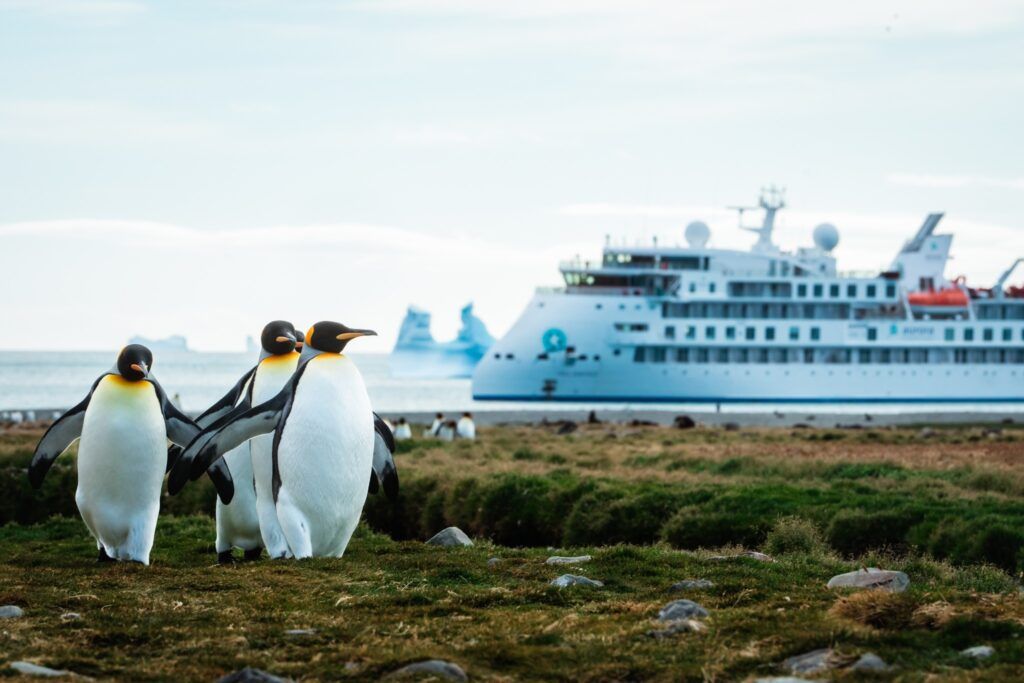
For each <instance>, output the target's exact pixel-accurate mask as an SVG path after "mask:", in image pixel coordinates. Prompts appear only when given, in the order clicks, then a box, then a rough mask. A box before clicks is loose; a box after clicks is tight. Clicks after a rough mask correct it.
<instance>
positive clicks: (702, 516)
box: [0, 425, 1024, 681]
mask: <svg viewBox="0 0 1024 683" xmlns="http://www.w3.org/2000/svg"><path fill="white" fill-rule="evenodd" d="M556 431H557V428H556V427H554V426H552V427H549V428H541V427H502V428H492V429H485V430H482V433H481V438H480V439H479V440H478V441H477V442H476V443H466V442H463V443H459V442H456V443H451V444H441V443H437V442H433V441H416V442H412V443H409V444H403V445H402V448H401V452H400V454H399V455H398V461H399V467H400V471H401V475H402V485H403V494H402V497H401V499H400V500H399V501H398V503H397V504H391V503H387V502H386V501H384V500H383V499H374V500H373V501H371V503H370V505H369V506H368V511H367V518H368V524H367V525H364V526H363V527H361V529H360V531H359V532H358V534H357V537H356V538H355V539H354V540H353V542H352V545H351V546H350V548H349V551H348V554H347V555H346V557H345V558H343V559H341V560H313V561H305V562H300V563H297V562H276V563H270V562H260V563H254V564H239V565H236V566H231V567H218V566H215V565H214V553H213V535H214V531H213V522H212V520H211V519H210V518H209V517H208V516H204V515H203V514H202V513H208V511H209V510H210V509H212V496H211V493H210V491H209V490H208V489H207V488H206V486H205V485H203V486H197V487H195V488H194V489H193V490H192V491H189V492H187V493H188V495H187V496H185V497H183V498H174V499H169V500H167V501H166V502H165V510H167V511H173V512H175V513H176V514H175V515H169V514H168V515H165V516H164V517H162V519H161V523H160V527H159V528H158V531H157V542H156V547H155V549H154V553H153V566H151V567H149V568H143V567H138V566H125V565H114V566H109V565H103V566H99V565H96V564H95V563H94V562H93V558H94V548H95V546H94V545H93V543H92V542H91V541H90V539H89V538H88V535H87V532H86V531H85V528H84V525H83V524H82V523H81V521H80V520H78V519H77V518H75V517H74V516H68V517H49V513H50V512H51V511H57V512H64V513H70V514H74V508H73V500H66V498H70V497H71V496H72V495H73V488H74V472H73V461H72V459H71V458H65V459H63V460H62V461H61V462H60V464H59V466H58V467H55V470H54V471H53V472H51V477H50V479H48V483H47V486H46V488H45V489H44V490H43V491H42V492H38V493H35V492H31V491H30V490H29V489H27V486H26V485H25V484H24V483H23V477H24V475H23V470H22V468H23V467H24V465H25V464H26V463H27V459H28V457H29V456H30V454H31V447H32V445H33V443H34V440H35V439H36V438H38V433H37V432H32V431H30V430H28V431H21V432H18V431H8V432H5V433H3V434H0V495H2V501H3V502H2V503H0V521H3V522H8V524H7V525H6V526H4V527H2V528H0V556H2V557H3V560H2V561H0V604H16V605H19V606H21V607H22V608H23V609H24V611H25V616H24V617H22V618H20V619H11V620H4V621H2V622H0V675H3V674H4V673H11V672H10V670H9V669H7V670H5V669H4V667H6V666H7V664H6V663H9V662H11V661H15V660H26V661H31V662H35V663H38V664H42V665H46V666H50V667H54V668H57V669H68V670H70V671H74V672H76V673H78V674H82V675H86V676H91V677H93V678H97V679H125V680H128V679H130V680H206V681H209V680H216V678H217V677H219V676H221V675H224V674H226V673H228V672H230V671H233V670H236V669H239V668H242V667H243V666H246V665H251V666H256V667H259V668H262V669H265V670H267V671H270V672H272V673H275V674H277V675H280V676H288V677H292V678H295V679H302V680H376V679H379V678H380V677H382V676H384V675H387V674H388V673H390V672H392V671H395V670H397V669H399V668H400V667H402V666H403V665H405V664H408V663H410V662H415V661H418V660H422V659H431V658H440V659H445V660H449V661H452V662H454V663H456V664H458V665H460V666H461V667H462V668H463V669H465V671H466V672H467V674H468V675H469V677H470V678H471V679H473V680H477V679H479V680H526V679H547V680H564V681H570V680H602V681H603V680H630V681H632V680H666V681H667V680H717V681H733V680H745V679H753V678H756V677H760V676H770V675H783V674H784V673H785V672H784V671H783V670H782V669H781V668H780V667H779V663H780V662H781V661H782V660H784V659H785V658H787V657H789V656H792V655H797V654H801V653H804V652H807V651H810V650H814V649H817V648H822V647H832V648H833V649H834V650H835V652H836V654H837V657H836V659H837V661H839V662H840V663H845V662H848V661H852V660H853V659H855V658H856V656H858V655H860V654H862V653H864V652H869V651H870V652H874V653H876V654H878V655H880V656H881V657H882V658H883V659H884V660H886V661H887V662H888V663H890V664H893V665H895V666H896V667H897V668H896V669H894V670H892V671H890V672H888V673H886V674H882V675H881V678H882V679H883V680H889V679H895V680H907V681H916V680H978V681H980V680H986V681H988V680H1021V679H1022V678H1024V644H1022V643H1021V635H1022V634H1024V601H1022V599H1021V593H1020V589H1019V582H1018V577H1019V571H1020V562H1021V546H1022V544H1021V541H1020V534H1021V530H1024V474H1022V472H1021V469H1020V466H1019V465H1018V463H1017V461H1018V459H1019V458H1020V457H1021V456H1022V455H1024V432H1021V431H1018V430H1017V429H1014V428H1013V427H1012V426H1003V427H1002V428H1001V429H995V430H994V429H992V428H990V427H984V426H975V427H964V428H945V429H936V430H934V431H932V432H926V433H922V432H921V431H920V430H919V429H916V428H915V429H877V430H819V429H798V430H792V431H790V430H784V431H783V430H740V431H726V430H723V429H695V430H688V431H681V430H674V429H669V428H655V427H643V426H635V427H632V426H625V425H595V426H585V427H581V428H580V429H579V430H577V431H575V432H573V433H570V434H565V435H561V434H557V433H556ZM69 506H70V507H69ZM451 523H454V524H457V525H458V526H460V527H461V528H463V529H464V530H466V531H467V532H469V533H470V534H471V535H473V536H475V537H476V538H477V542H476V545H475V546H474V547H471V548H459V549H444V548H437V547H433V546H427V545H425V544H424V543H423V542H422V540H423V539H424V538H426V537H427V536H429V535H430V534H432V533H433V532H435V531H437V530H439V529H440V528H442V527H444V526H446V525H448V524H451ZM371 528H372V529H373V530H371ZM374 530H375V531H374ZM390 536H394V537H395V538H397V539H399V540H395V539H394V538H391V537H390ZM735 544H742V545H743V546H745V547H748V548H753V549H759V550H764V551H767V552H769V553H771V554H772V555H773V556H774V557H775V560H776V561H775V562H760V561H757V560H753V559H746V558H736V559H728V560H719V559H714V556H715V555H727V556H730V555H734V554H735V553H736V552H738V550H739V545H735ZM546 546H552V547H553V548H554V550H549V549H548V548H547V547H546ZM723 546H725V547H723ZM698 548H701V549H698ZM712 548H715V549H714V550H711V549H712ZM556 553H557V554H562V555H577V554H591V555H593V560H592V561H590V562H588V563H586V564H582V565H580V566H578V567H557V566H551V565H546V564H545V563H544V560H545V558H547V557H548V556H549V555H552V554H556ZM494 557H497V558H500V561H499V562H497V563H490V564H489V563H488V560H489V559H490V558H494ZM937 557H940V558H942V559H936V558H937ZM861 566H883V567H886V568H890V569H900V570H902V571H905V572H906V573H907V574H908V575H909V576H910V579H911V586H910V589H909V590H908V591H907V592H906V593H903V594H898V595H891V594H886V593H880V592H868V593H860V594H850V593H840V592H836V591H832V590H829V589H827V588H826V587H825V583H826V582H827V580H828V579H829V577H831V576H832V575H834V574H837V573H840V572H843V571H849V570H852V569H856V568H858V567H861ZM566 572H568V573H574V574H582V575H585V576H587V577H590V578H592V579H597V580H600V581H602V582H604V587H602V588H585V587H572V588H566V589H557V588H554V587H551V586H550V585H548V584H549V582H550V581H551V580H552V579H553V578H555V577H556V576H558V575H559V574H562V573H566ZM693 578H703V579H708V580H710V581H712V582H713V583H714V586H713V587H711V588H707V589H702V590H692V591H687V592H683V593H671V592H670V591H669V587H670V586H671V584H673V583H674V582H676V581H680V580H683V579H693ZM679 597H685V598H690V599H693V600H696V601H697V602H699V603H700V604H702V605H703V606H704V607H706V608H707V609H708V610H709V612H710V616H709V617H708V618H707V619H706V620H705V623H706V626H707V628H706V629H705V630H703V631H702V632H699V633H680V634H677V635H672V636H669V637H666V638H660V639H659V638H655V637H652V636H650V635H648V632H650V631H652V630H655V629H658V628H661V627H662V626H661V625H659V624H658V622H657V621H656V619H655V618H656V616H657V613H658V610H659V609H660V608H661V607H662V606H663V605H664V604H665V603H667V602H668V601H669V600H672V599H675V598H679ZM68 613H76V614H78V615H80V618H78V619H73V618H70V617H67V616H66V615H67V614H68ZM293 630H299V631H300V632H299V633H289V631H293ZM975 645H991V646H993V647H994V648H995V655H994V656H993V657H992V658H990V659H988V660H985V661H982V662H979V661H974V660H971V659H969V658H966V657H963V656H961V655H960V654H959V651H960V650H961V649H963V648H966V647H970V646H975ZM860 676H861V678H858V675H857V674H854V673H852V672H848V671H846V670H844V669H841V668H840V669H836V670H835V671H833V672H831V673H825V674H818V675H817V676H815V677H816V678H820V679H828V678H831V677H834V678H836V679H842V680H873V679H870V678H865V677H863V676H864V675H860Z"/></svg>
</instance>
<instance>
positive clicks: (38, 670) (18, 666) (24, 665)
mask: <svg viewBox="0 0 1024 683" xmlns="http://www.w3.org/2000/svg"><path fill="white" fill-rule="evenodd" d="M10 666H11V668H12V669H14V670H15V671H17V672H18V673H20V674H22V675H24V676H43V677H45V678H57V677H58V676H77V674H74V673H72V672H70V671H65V670H61V669H51V668H50V667H48V666H39V665H38V664H33V663H32V662H11V664H10Z"/></svg>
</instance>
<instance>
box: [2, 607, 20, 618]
mask: <svg viewBox="0 0 1024 683" xmlns="http://www.w3.org/2000/svg"><path fill="white" fill-rule="evenodd" d="M23 616H25V610H23V609H21V608H20V607H18V606H17V605H4V606H3V607H0V619H17V618H19V617H23Z"/></svg>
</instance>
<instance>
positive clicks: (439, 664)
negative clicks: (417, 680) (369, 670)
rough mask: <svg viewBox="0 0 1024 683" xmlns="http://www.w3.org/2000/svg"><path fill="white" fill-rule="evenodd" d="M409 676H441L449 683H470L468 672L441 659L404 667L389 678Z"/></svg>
mask: <svg viewBox="0 0 1024 683" xmlns="http://www.w3.org/2000/svg"><path fill="white" fill-rule="evenodd" d="M409 674H431V675H433V676H440V677H441V678H446V679H448V680H449V681H468V680H469V677H468V676H466V672H465V671H463V670H462V667H460V666H459V665H458V664H452V663H451V662H446V661H444V660H441V659H428V660H427V661H425V662H416V663H415V664H410V665H408V666H403V667H402V668H401V669H399V670H398V671H395V672H394V673H392V674H389V675H388V678H391V677H398V676H408V675H409Z"/></svg>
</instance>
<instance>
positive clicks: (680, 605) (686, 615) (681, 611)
mask: <svg viewBox="0 0 1024 683" xmlns="http://www.w3.org/2000/svg"><path fill="white" fill-rule="evenodd" d="M707 615H708V611H707V610H706V609H704V608H703V607H701V606H700V605H698V604H697V603H695V602H694V601H693V600H673V601H672V602H670V603H668V604H667V605H665V606H664V607H662V608H661V611H660V612H658V621H683V620H685V619H703V618H704V617H706V616H707Z"/></svg>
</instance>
